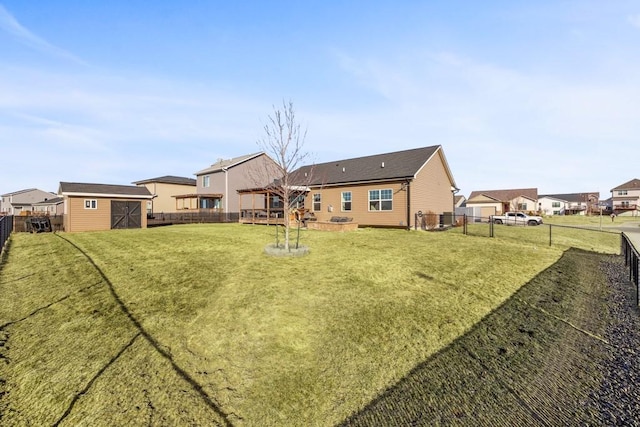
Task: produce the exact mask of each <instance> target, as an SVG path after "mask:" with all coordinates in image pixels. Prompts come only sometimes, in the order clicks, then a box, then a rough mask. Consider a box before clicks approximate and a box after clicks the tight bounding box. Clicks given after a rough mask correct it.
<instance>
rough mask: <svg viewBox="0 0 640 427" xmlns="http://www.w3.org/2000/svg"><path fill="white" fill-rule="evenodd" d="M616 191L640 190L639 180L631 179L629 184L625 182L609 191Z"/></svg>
mask: <svg viewBox="0 0 640 427" xmlns="http://www.w3.org/2000/svg"><path fill="white" fill-rule="evenodd" d="M617 190H640V179H637V178H636V179H632V180H631V181H629V182H625V183H624V184H622V185H618V186H617V187H615V188H612V189H611V191H617Z"/></svg>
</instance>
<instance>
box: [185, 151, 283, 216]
mask: <svg viewBox="0 0 640 427" xmlns="http://www.w3.org/2000/svg"><path fill="white" fill-rule="evenodd" d="M275 166H276V163H275V162H274V161H273V159H271V157H269V156H268V155H267V154H266V153H265V152H263V151H261V152H258V153H253V154H247V155H244V156H240V157H234V158H232V159H228V160H225V159H218V161H216V162H215V163H213V164H212V165H211V166H209V167H208V168H205V169H202V170H200V171H198V172H196V173H195V175H196V192H195V194H185V195H182V196H176V200H177V202H178V210H180V209H199V210H211V209H215V210H222V211H223V212H225V214H226V215H227V219H229V218H230V217H231V216H238V217H239V212H240V196H239V194H238V190H246V189H247V188H258V187H264V186H267V185H268V184H271V183H272V182H273V181H274V180H275V179H276V178H277V173H276V170H277V168H276V167H275Z"/></svg>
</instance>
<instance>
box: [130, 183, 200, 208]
mask: <svg viewBox="0 0 640 427" xmlns="http://www.w3.org/2000/svg"><path fill="white" fill-rule="evenodd" d="M132 184H135V185H137V186H138V187H146V188H147V190H149V192H150V193H151V194H152V195H153V199H151V200H148V201H147V205H146V212H147V216H149V217H152V216H153V215H154V214H157V213H171V212H176V211H178V210H179V208H178V203H179V202H178V200H179V201H180V204H181V206H180V207H181V208H184V205H183V204H182V202H183V201H184V200H186V199H187V197H185V196H186V195H194V194H195V192H196V180H195V179H193V178H184V177H180V176H173V175H166V176H161V177H158V178H150V179H143V180H140V181H135V182H133V183H132ZM176 196H179V199H176Z"/></svg>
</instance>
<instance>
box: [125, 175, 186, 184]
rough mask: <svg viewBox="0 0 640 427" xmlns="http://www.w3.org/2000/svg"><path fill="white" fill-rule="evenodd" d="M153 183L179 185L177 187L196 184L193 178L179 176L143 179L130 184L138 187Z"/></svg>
mask: <svg viewBox="0 0 640 427" xmlns="http://www.w3.org/2000/svg"><path fill="white" fill-rule="evenodd" d="M154 182H157V183H159V184H179V185H192V186H195V185H196V183H197V182H196V180H195V179H193V178H184V177H181V176H173V175H165V176H161V177H158V178H151V179H143V180H141V181H135V182H132V184H136V185H139V184H150V183H154Z"/></svg>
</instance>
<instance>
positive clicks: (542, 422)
mask: <svg viewBox="0 0 640 427" xmlns="http://www.w3.org/2000/svg"><path fill="white" fill-rule="evenodd" d="M460 347H462V348H463V349H464V351H465V352H466V353H467V354H468V355H469V357H471V358H472V359H473V360H475V361H476V362H478V364H479V365H480V367H482V369H484V370H485V371H487V372H489V373H490V374H491V376H492V377H493V378H494V379H495V380H496V381H497V383H498V384H500V385H501V386H502V387H504V388H505V389H506V390H507V391H508V392H509V393H510V394H511V395H512V396H513V397H514V398H515V399H516V401H517V402H518V404H519V405H520V406H521V407H523V408H524V409H525V410H526V411H527V412H529V414H531V416H532V417H533V418H534V419H535V420H536V421H538V422H539V423H540V425H544V426H548V425H550V424H549V423H548V422H546V421H545V420H544V419H543V418H542V417H540V415H538V413H537V412H536V411H534V410H533V408H532V407H531V405H529V404H528V403H527V402H526V401H525V400H524V399H523V398H522V396H520V395H519V394H518V393H517V392H516V390H514V389H513V388H512V387H511V386H510V385H509V384H507V383H506V382H504V381H503V380H502V379H500V376H499V375H496V374H495V372H494V371H493V370H492V369H491V368H489V367H488V366H487V365H486V364H485V363H484V362H483V361H482V359H481V358H480V357H479V356H478V355H477V354H475V353H474V352H473V351H471V350H470V349H469V348H468V347H467V346H466V345H461V346H460Z"/></svg>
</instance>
